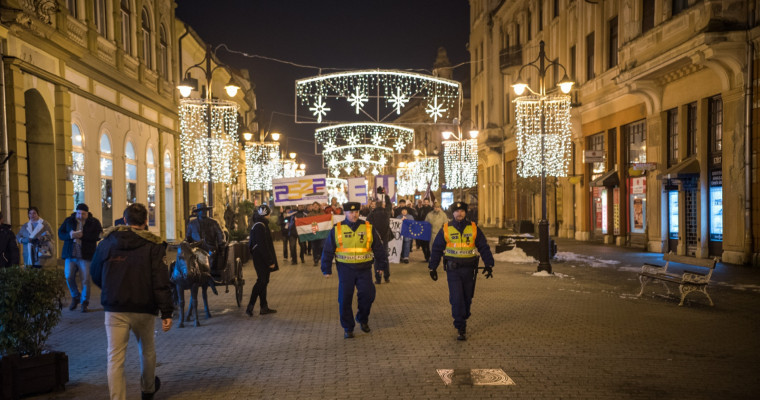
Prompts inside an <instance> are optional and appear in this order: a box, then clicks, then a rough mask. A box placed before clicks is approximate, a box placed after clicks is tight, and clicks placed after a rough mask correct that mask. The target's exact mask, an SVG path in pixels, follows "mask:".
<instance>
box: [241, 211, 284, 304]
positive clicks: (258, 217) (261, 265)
mask: <svg viewBox="0 0 760 400" xmlns="http://www.w3.org/2000/svg"><path fill="white" fill-rule="evenodd" d="M271 212H272V210H271V209H270V208H269V206H268V205H266V204H262V205H260V206H259V207H258V208H257V209H256V211H255V212H254V214H253V228H251V234H250V235H249V238H248V250H249V251H250V252H251V259H253V268H254V269H255V270H256V283H255V284H254V285H253V289H251V299H250V300H249V301H248V307H247V308H246V309H245V313H246V314H248V316H249V317H252V316H253V307H254V306H255V305H256V300H257V299H258V300H260V301H259V307H261V311H260V313H259V314H261V315H266V314H274V313H276V312H277V310H275V309H272V308H269V302H268V301H267V286H268V285H269V274H270V273H271V272H272V271H277V270H278V269H279V268H280V267H279V265H278V263H277V254H276V253H275V252H274V243H272V232H271V231H270V230H269V214H271Z"/></svg>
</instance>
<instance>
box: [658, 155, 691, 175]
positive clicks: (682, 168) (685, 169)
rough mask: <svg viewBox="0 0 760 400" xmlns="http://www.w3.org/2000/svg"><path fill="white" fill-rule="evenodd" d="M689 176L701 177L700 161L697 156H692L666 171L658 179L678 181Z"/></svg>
mask: <svg viewBox="0 0 760 400" xmlns="http://www.w3.org/2000/svg"><path fill="white" fill-rule="evenodd" d="M688 175H699V161H697V156H691V157H689V158H687V159H685V160H683V161H681V162H680V163H678V164H676V165H674V166H672V167H670V168H668V169H666V170H665V171H664V172H663V173H661V174H660V175H658V176H657V179H677V178H684V177H686V176H688Z"/></svg>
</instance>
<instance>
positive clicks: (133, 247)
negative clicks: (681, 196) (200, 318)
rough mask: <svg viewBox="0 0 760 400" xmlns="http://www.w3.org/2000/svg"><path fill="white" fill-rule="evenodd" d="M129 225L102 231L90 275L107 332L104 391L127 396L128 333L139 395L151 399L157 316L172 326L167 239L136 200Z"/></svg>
mask: <svg viewBox="0 0 760 400" xmlns="http://www.w3.org/2000/svg"><path fill="white" fill-rule="evenodd" d="M125 214H126V216H125V219H126V222H127V226H125V225H120V226H113V227H111V228H108V229H107V230H106V231H105V232H104V234H103V241H102V242H101V243H100V244H99V245H98V247H97V249H96V250H95V254H94V256H93V258H92V265H91V267H90V269H91V275H92V281H93V283H95V285H96V286H97V287H99V288H101V290H102V291H101V294H100V304H102V305H103V309H104V310H105V327H106V334H107V336H108V372H107V374H108V390H109V392H110V394H111V399H113V400H116V399H119V400H123V399H126V398H127V384H126V378H125V374H124V360H125V358H126V352H127V344H128V343H129V332H132V334H133V335H134V336H135V339H137V346H138V348H139V349H140V389H141V390H142V398H143V400H145V399H152V398H153V395H154V394H155V393H156V392H157V391H158V389H159V388H160V387H161V380H160V379H159V378H158V376H156V347H155V336H154V335H155V333H154V327H155V321H156V316H157V315H158V312H159V311H160V312H161V329H162V330H163V331H164V332H167V331H168V330H169V329H171V327H172V312H173V311H174V304H173V303H172V295H171V286H170V283H169V269H168V267H167V265H166V262H165V256H166V243H165V242H164V241H163V240H162V239H161V238H160V237H158V236H156V235H154V234H153V233H151V232H150V231H149V230H148V224H147V222H148V210H147V208H145V206H144V205H143V204H140V203H135V204H132V205H130V206H129V207H127V210H126V211H125Z"/></svg>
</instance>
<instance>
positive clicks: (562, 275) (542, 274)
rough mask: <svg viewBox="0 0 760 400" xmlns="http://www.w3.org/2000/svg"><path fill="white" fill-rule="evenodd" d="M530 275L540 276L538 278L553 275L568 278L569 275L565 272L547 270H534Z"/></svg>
mask: <svg viewBox="0 0 760 400" xmlns="http://www.w3.org/2000/svg"><path fill="white" fill-rule="evenodd" d="M530 276H537V277H540V278H546V277H555V278H559V279H563V278H569V277H570V276H569V275H565V274H562V273H559V272H554V273H551V274H550V273H549V272H547V271H539V272H534V273H532V274H531V275H530Z"/></svg>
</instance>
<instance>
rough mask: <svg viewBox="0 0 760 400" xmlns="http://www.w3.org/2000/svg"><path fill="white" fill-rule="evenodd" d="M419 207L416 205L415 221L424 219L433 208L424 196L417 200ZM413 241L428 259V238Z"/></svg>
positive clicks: (426, 259) (427, 259)
mask: <svg viewBox="0 0 760 400" xmlns="http://www.w3.org/2000/svg"><path fill="white" fill-rule="evenodd" d="M418 204H419V207H417V215H416V216H415V217H414V220H415V221H424V220H425V218H426V217H427V215H428V213H430V211H432V210H433V208H432V207H430V200H429V199H428V198H427V197H426V198H425V199H423V200H422V201H418ZM415 242H416V244H417V248H418V249H419V248H422V254H423V255H424V256H425V261H426V262H427V261H429V260H430V241H429V240H422V239H415Z"/></svg>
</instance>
